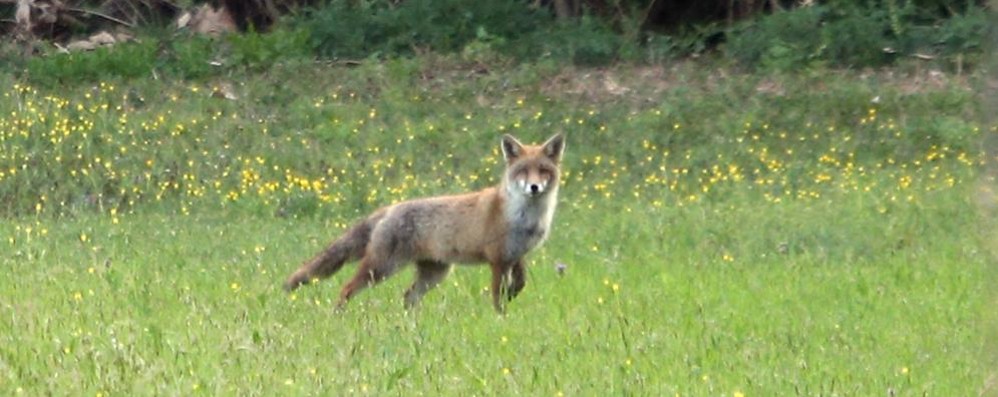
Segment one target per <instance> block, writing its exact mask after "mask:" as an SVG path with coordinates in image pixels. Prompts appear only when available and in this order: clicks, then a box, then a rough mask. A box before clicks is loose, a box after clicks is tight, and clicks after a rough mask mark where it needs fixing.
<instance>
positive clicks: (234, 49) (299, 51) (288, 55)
mask: <svg viewBox="0 0 998 397" xmlns="http://www.w3.org/2000/svg"><path fill="white" fill-rule="evenodd" d="M308 39H309V33H308V31H306V30H303V29H298V30H292V29H277V30H274V31H271V32H269V33H266V34H261V33H257V32H255V31H250V32H247V33H244V34H238V35H236V34H234V35H229V36H226V41H227V42H228V44H229V46H230V51H231V54H230V56H229V64H231V65H238V66H244V67H248V68H252V69H265V68H267V67H269V66H271V65H273V64H275V63H277V62H280V61H282V60H287V59H295V58H304V57H307V56H308V55H309V54H310V53H311V49H310V47H309V44H308Z"/></svg>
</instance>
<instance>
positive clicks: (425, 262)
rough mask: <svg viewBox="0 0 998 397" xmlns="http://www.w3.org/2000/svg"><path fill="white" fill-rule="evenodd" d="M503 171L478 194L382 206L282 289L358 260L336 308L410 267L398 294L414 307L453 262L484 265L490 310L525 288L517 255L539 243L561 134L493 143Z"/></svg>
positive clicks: (551, 208) (549, 210) (552, 196)
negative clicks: (539, 140) (411, 274)
mask: <svg viewBox="0 0 998 397" xmlns="http://www.w3.org/2000/svg"><path fill="white" fill-rule="evenodd" d="M500 149H501V152H502V155H503V159H504V160H505V171H504V173H503V174H502V177H501V179H500V181H499V183H498V184H497V185H495V186H491V187H488V188H485V189H483V190H481V191H477V192H472V193H464V194H457V195H449V196H437V197H429V198H419V199H413V200H409V201H402V202H399V203H396V204H392V205H388V206H385V207H382V208H380V209H378V210H376V211H374V212H373V213H371V214H370V215H369V216H367V217H366V218H364V219H362V220H360V221H359V222H357V223H356V224H354V225H353V226H351V227H349V228H348V229H347V230H346V231H345V232H344V233H343V235H341V236H340V237H338V238H337V239H335V240H334V241H333V242H332V243H330V244H329V245H328V246H327V247H326V248H325V249H324V250H322V251H321V252H319V253H318V254H316V255H315V256H313V257H312V258H311V259H309V260H307V261H306V262H304V264H302V265H301V266H300V267H299V268H298V269H297V270H296V271H295V272H294V273H292V274H291V275H290V276H289V277H288V278H287V280H286V281H285V282H284V290H285V291H287V292H291V291H294V290H295V289H297V288H298V287H301V286H302V285H305V284H308V283H312V282H314V281H318V280H320V279H324V278H328V277H330V276H332V275H333V274H335V273H336V272H337V271H339V270H340V269H341V268H342V267H343V266H344V264H345V263H347V262H350V261H359V265H358V268H357V272H356V274H355V275H354V276H353V278H352V279H350V281H348V282H347V283H346V284H345V285H344V286H343V288H342V289H341V291H340V296H339V301H338V302H337V305H336V307H337V309H339V310H342V309H343V307H344V306H345V305H346V304H347V302H348V301H349V300H350V299H352V298H353V297H355V296H356V295H357V293H359V292H361V291H362V290H364V289H365V288H369V287H372V286H374V285H375V284H377V283H379V282H381V281H384V280H385V279H387V278H388V277H391V276H392V275H394V274H395V273H397V272H398V271H399V270H400V269H402V268H403V267H405V265H407V264H409V263H414V264H415V268H416V272H415V280H414V281H413V283H412V285H411V286H410V287H409V288H408V289H407V290H406V291H405V294H404V297H403V298H404V299H403V303H404V305H405V308H406V309H412V308H414V307H416V306H417V305H418V304H419V302H420V300H421V299H422V298H423V296H424V295H426V293H427V292H429V291H430V290H432V289H433V288H434V287H436V286H437V285H438V284H440V283H441V282H442V281H443V280H444V278H446V277H447V275H448V274H449V273H450V271H451V268H452V266H453V265H454V264H488V265H489V267H490V268H491V270H492V279H491V285H490V288H489V291H490V292H491V295H492V305H493V306H494V308H495V310H496V311H497V312H499V313H504V311H505V304H506V303H507V302H509V301H511V300H513V298H515V297H516V296H517V295H519V293H520V291H522V290H523V288H524V286H526V269H525V265H524V256H525V255H526V254H527V253H528V252H530V251H531V250H532V249H534V248H537V247H539V246H540V245H541V244H543V243H544V241H545V240H547V237H548V235H549V234H550V232H551V223H552V220H553V219H554V212H555V207H556V205H557V201H558V186H559V183H560V164H561V160H562V156H563V154H564V151H565V136H564V134H562V133H560V132H559V133H556V134H555V135H553V136H551V137H550V138H549V139H548V140H547V141H545V142H544V143H543V144H540V145H524V144H523V143H520V141H518V140H517V139H516V138H515V137H513V136H512V135H509V134H505V135H503V136H502V137H501V140H500Z"/></svg>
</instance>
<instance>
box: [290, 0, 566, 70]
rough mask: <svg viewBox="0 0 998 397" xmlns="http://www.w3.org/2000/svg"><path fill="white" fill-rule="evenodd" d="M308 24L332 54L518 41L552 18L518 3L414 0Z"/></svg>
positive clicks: (336, 11) (348, 9) (316, 42)
mask: <svg viewBox="0 0 998 397" xmlns="http://www.w3.org/2000/svg"><path fill="white" fill-rule="evenodd" d="M307 18H308V19H307V22H306V23H305V25H306V26H307V27H308V30H309V31H310V32H311V42H312V45H313V46H314V48H315V50H316V52H317V53H318V54H319V55H321V56H325V57H331V58H359V57H367V56H371V55H388V56H394V55H408V54H412V53H413V52H415V51H417V50H420V49H426V50H434V51H440V52H453V51H459V50H461V49H462V48H464V46H465V45H467V44H468V43H470V42H472V41H473V40H475V39H476V38H479V37H481V36H482V34H481V32H483V31H484V32H487V33H488V34H489V35H492V36H494V37H498V38H502V39H515V38H517V37H519V36H520V35H523V34H524V32H532V31H535V30H537V28H538V27H539V26H540V24H541V22H542V21H544V20H546V19H547V18H549V17H548V16H547V15H546V14H545V13H543V12H540V11H536V10H533V9H531V8H530V7H527V6H526V4H525V3H523V2H519V1H474V0H409V1H405V2H402V3H401V4H399V5H398V6H392V5H390V4H388V3H387V2H376V3H361V4H360V5H356V6H351V5H348V4H346V2H336V3H333V4H331V5H329V6H327V7H324V8H322V9H318V10H314V11H313V12H312V13H311V15H310V16H308V17H307Z"/></svg>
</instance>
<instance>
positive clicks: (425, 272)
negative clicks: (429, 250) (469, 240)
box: [405, 261, 450, 309]
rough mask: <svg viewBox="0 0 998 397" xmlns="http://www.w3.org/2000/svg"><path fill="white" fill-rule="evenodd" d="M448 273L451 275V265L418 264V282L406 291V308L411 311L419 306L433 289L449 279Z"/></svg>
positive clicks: (421, 262) (430, 262)
mask: <svg viewBox="0 0 998 397" xmlns="http://www.w3.org/2000/svg"><path fill="white" fill-rule="evenodd" d="M448 273H450V265H449V264H447V263H443V262H436V261H418V262H416V280H415V281H413V283H412V286H410V287H409V289H408V290H406V291H405V307H406V308H407V309H411V308H413V307H415V306H416V305H418V304H419V301H420V300H421V299H423V295H426V293H427V292H429V291H430V290H431V289H433V287H436V286H437V284H440V282H441V281H443V280H444V278H446V277H447V274H448Z"/></svg>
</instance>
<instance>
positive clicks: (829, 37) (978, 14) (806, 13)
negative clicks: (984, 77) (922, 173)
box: [724, 1, 989, 70]
mask: <svg viewBox="0 0 998 397" xmlns="http://www.w3.org/2000/svg"><path fill="white" fill-rule="evenodd" d="M838 3H843V4H840V5H838V6H837V5H836V4H838ZM838 3H836V2H833V3H832V4H829V5H824V6H811V7H799V8H795V9H792V10H789V11H785V12H777V13H774V14H772V15H767V16H764V17H761V18H758V19H755V20H749V21H745V22H742V23H741V24H739V25H737V26H736V27H734V28H733V29H731V30H729V32H728V40H727V45H726V46H725V50H724V51H725V53H726V54H727V55H728V56H730V57H732V58H734V59H735V60H737V61H738V62H739V63H741V64H742V65H745V66H748V67H750V68H762V69H775V70H787V69H791V68H799V67H803V66H807V65H810V64H813V63H825V64H829V65H833V66H839V67H865V66H881V65H886V64H890V63H893V62H894V61H896V60H897V59H900V58H903V57H906V56H911V55H914V54H926V55H932V56H936V57H939V58H942V59H943V60H948V59H951V58H954V57H956V56H960V55H962V54H966V53H978V52H980V51H981V50H982V47H983V43H982V40H984V38H985V37H987V35H986V33H987V30H988V29H989V24H988V18H987V15H986V13H985V12H984V10H983V9H982V8H980V7H975V6H972V5H971V6H968V7H967V8H966V11H965V12H962V13H958V14H955V15H953V16H950V17H948V18H940V17H938V16H934V14H932V13H930V12H928V11H927V10H926V9H925V8H920V7H916V6H915V5H913V3H904V5H901V4H900V3H898V2H891V1H886V2H884V4H880V2H871V4H864V3H862V2H860V3H857V2H838Z"/></svg>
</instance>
